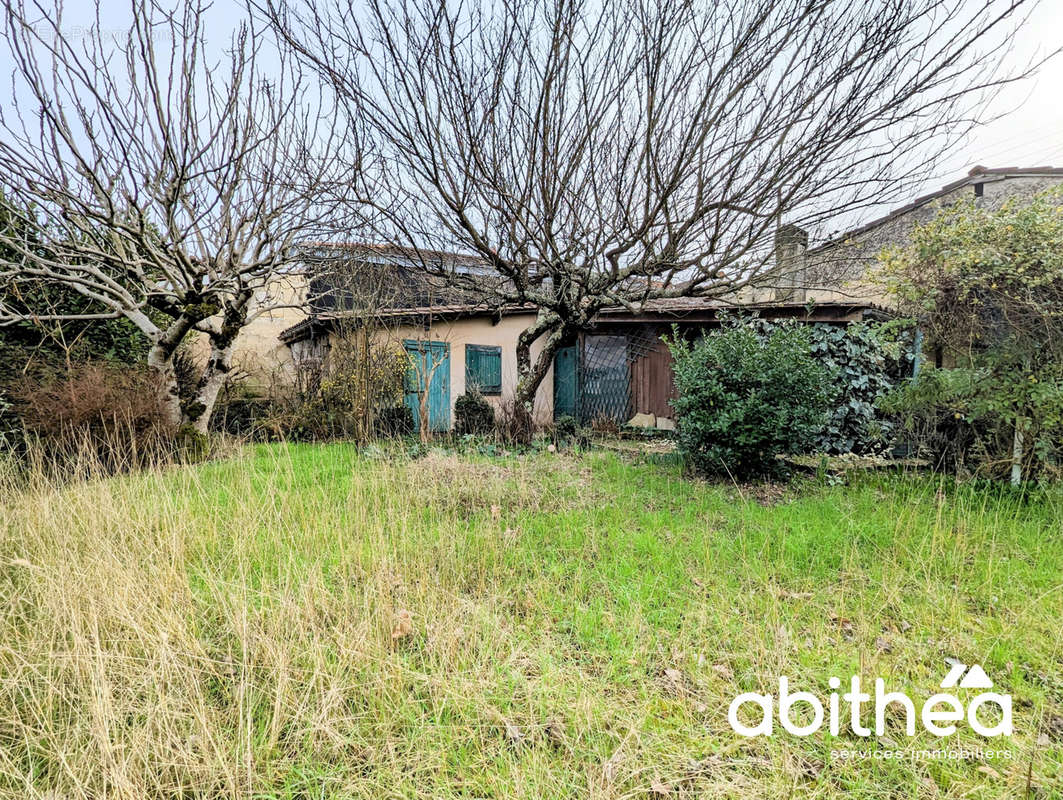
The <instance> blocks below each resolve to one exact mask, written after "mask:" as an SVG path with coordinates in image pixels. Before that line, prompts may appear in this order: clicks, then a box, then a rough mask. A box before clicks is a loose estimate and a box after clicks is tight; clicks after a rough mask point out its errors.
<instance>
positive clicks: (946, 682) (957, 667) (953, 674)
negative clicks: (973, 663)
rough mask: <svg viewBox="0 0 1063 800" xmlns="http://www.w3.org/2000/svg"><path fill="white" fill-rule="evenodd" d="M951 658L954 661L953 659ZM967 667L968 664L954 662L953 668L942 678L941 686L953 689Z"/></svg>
mask: <svg viewBox="0 0 1063 800" xmlns="http://www.w3.org/2000/svg"><path fill="white" fill-rule="evenodd" d="M949 660H950V661H952V660H951V659H949ZM966 669H967V665H966V664H961V663H960V662H959V661H954V662H952V668H951V669H950V670H949V672H948V674H947V675H946V676H945V677H944V678H943V679H942V680H941V688H942V689H951V688H952V687H953V686H955V685H956V682H957V681H958V680H959V679H960V676H961V675H963V673H964V670H966Z"/></svg>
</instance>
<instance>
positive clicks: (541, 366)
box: [513, 315, 565, 431]
mask: <svg viewBox="0 0 1063 800" xmlns="http://www.w3.org/2000/svg"><path fill="white" fill-rule="evenodd" d="M547 332H549V334H548V335H547V337H546V340H545V341H544V342H543V348H542V350H540V351H539V355H538V356H537V357H536V359H535V361H534V362H533V361H532V357H531V348H532V344H534V343H535V342H536V341H537V340H538V339H539V337H540V336H542V335H543V334H544V333H547ZM564 335H565V330H564V328H563V327H562V326H561V325H560V323H559V320H558V318H557V317H556V316H555V315H546V316H541V317H539V318H538V319H537V320H536V321H535V322H534V323H533V324H532V325H530V326H529V327H527V328H525V329H524V330H523V331H521V333H520V336H519V337H517V388H516V392H515V393H514V398H513V399H514V404H515V406H516V408H515V409H514V411H515V412H517V413H524V414H526V415H527V418H528V421H529V422H530V421H531V419H532V416H533V414H534V411H535V394H536V392H538V391H539V387H540V386H541V385H542V382H543V378H545V377H546V373H547V372H549V371H550V365H551V364H552V363H553V359H554V354H555V353H556V352H557V350H558V348H559V347H560V346H561V342H562V340H563V338H564ZM528 429H529V431H530V430H531V426H530V425H529V426H528Z"/></svg>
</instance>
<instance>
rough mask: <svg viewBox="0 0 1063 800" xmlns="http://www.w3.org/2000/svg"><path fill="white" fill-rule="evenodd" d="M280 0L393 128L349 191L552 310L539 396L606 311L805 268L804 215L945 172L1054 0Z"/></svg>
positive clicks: (407, 238)
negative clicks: (942, 165) (777, 253)
mask: <svg viewBox="0 0 1063 800" xmlns="http://www.w3.org/2000/svg"><path fill="white" fill-rule="evenodd" d="M260 2H261V4H262V8H261V10H262V11H263V13H264V14H265V15H266V16H267V17H268V18H269V19H270V21H271V22H272V23H273V25H274V26H275V27H276V29H277V30H278V31H279V33H280V35H281V37H282V38H283V39H284V40H285V41H286V42H287V43H288V45H289V46H291V47H292V48H293V49H294V50H295V51H296V52H297V53H298V55H299V56H300V57H301V58H302V59H303V60H304V61H305V62H307V63H308V64H310V65H312V66H313V67H314V68H315V69H317V70H318V72H319V73H320V75H321V76H322V77H323V78H324V79H325V80H326V81H327V82H328V83H329V84H331V85H332V86H333V87H334V88H335V90H336V92H337V95H338V96H339V97H340V99H341V103H342V104H343V106H344V110H346V112H347V113H348V114H349V115H350V117H351V118H352V119H354V120H357V121H358V122H359V123H360V124H362V125H364V126H365V129H366V131H367V134H368V135H369V136H370V137H371V138H372V139H373V140H374V141H375V143H376V144H377V145H378V146H379V147H380V152H381V155H382V158H381V160H380V161H379V163H378V164H377V166H376V170H375V172H374V173H373V177H374V178H375V180H374V181H372V182H371V183H368V184H367V185H366V186H363V187H361V189H360V191H352V193H351V197H357V198H358V200H359V202H362V203H368V204H371V205H372V206H373V207H375V208H376V209H377V210H378V211H379V212H380V216H379V218H378V224H377V225H376V227H375V235H376V236H378V237H379V238H381V239H382V240H384V241H388V242H391V243H393V244H396V245H399V246H402V247H406V248H408V249H409V250H410V251H411V252H416V251H417V250H418V248H422V247H434V248H440V249H444V250H446V249H451V250H457V251H460V252H462V253H469V254H475V255H476V256H478V257H479V258H480V259H482V261H483V263H484V265H485V270H479V271H477V270H468V269H466V270H451V271H450V273H449V274H448V278H449V279H450V280H452V281H453V282H454V283H455V284H457V285H461V286H464V287H466V288H468V289H469V290H473V291H479V292H480V293H481V294H482V295H483V297H484V298H485V299H486V300H487V301H489V302H491V303H493V304H496V305H519V304H529V305H530V306H533V307H534V308H536V309H537V310H538V315H537V318H536V320H535V322H534V323H533V324H531V325H530V326H529V327H528V328H527V329H526V330H525V331H524V332H523V333H522V335H521V336H520V340H519V344H518V349H517V360H518V369H519V375H518V390H517V396H518V399H519V401H520V402H521V403H522V404H523V405H524V406H525V407H526V408H528V409H530V407H531V403H532V400H533V397H534V395H535V392H536V389H537V387H538V385H539V383H540V382H541V380H542V379H543V377H544V376H545V374H546V372H547V370H548V368H549V366H550V363H551V359H552V357H553V355H554V353H555V351H556V349H557V348H558V346H559V345H560V344H561V343H562V342H563V341H564V340H565V338H566V337H568V336H571V335H572V334H573V333H575V332H576V331H579V330H582V329H586V328H588V327H589V326H591V325H592V324H593V321H594V318H595V315H596V314H597V313H598V311H599V310H601V309H602V308H604V307H607V306H625V307H628V308H630V309H632V310H635V311H637V310H639V309H642V308H644V307H645V305H646V304H647V303H651V302H653V301H659V300H661V299H667V298H676V297H683V296H707V297H725V296H734V295H735V293H736V292H738V291H739V290H741V289H742V288H743V287H747V286H750V285H755V284H760V283H774V284H775V285H782V286H788V285H792V284H793V277H792V276H786V275H781V274H780V267H778V266H777V265H776V264H775V262H774V260H773V258H772V247H771V240H772V236H773V235H774V232H775V230H776V229H777V228H778V226H779V225H780V224H781V223H782V222H783V221H786V222H789V223H796V224H800V225H803V226H805V227H812V228H815V227H816V226H817V225H818V224H820V223H822V222H823V221H824V220H827V219H830V218H834V217H836V216H837V215H838V214H839V213H842V212H852V211H854V210H859V209H861V208H867V207H870V206H876V205H879V204H881V203H884V202H890V201H891V200H892V199H893V198H895V197H897V196H898V195H900V194H901V193H903V192H905V191H907V190H910V188H911V187H912V186H913V185H914V184H916V183H918V182H919V181H921V180H923V179H924V178H925V177H926V176H927V174H928V172H929V171H930V169H931V168H932V167H933V166H934V165H935V163H936V162H937V161H938V159H939V157H940V156H941V155H942V154H943V153H944V152H945V151H947V150H948V149H949V147H950V146H951V145H952V144H954V143H955V141H956V140H957V139H959V138H960V137H962V136H963V135H964V134H965V133H966V132H967V131H968V129H969V127H970V125H971V124H973V123H974V122H975V120H976V117H977V112H978V111H979V109H980V108H982V107H983V106H982V104H983V103H984V102H985V100H986V98H987V95H988V94H989V93H992V91H993V90H994V89H995V88H996V87H999V86H1000V85H1001V84H1002V83H1004V82H1006V81H1008V80H1012V79H1015V78H1016V77H1018V76H1019V75H1022V74H1026V73H1027V72H1028V71H1029V70H1030V69H1031V68H1032V65H1027V66H1025V67H1024V68H1021V69H1018V70H1017V71H1016V74H1013V75H1010V76H1005V75H1002V74H1001V69H1000V64H1001V61H1002V58H1003V56H1004V55H1005V53H1006V47H1007V42H1008V38H1009V34H1010V33H1011V32H1012V29H1013V27H1014V26H1015V25H1017V24H1020V23H1021V21H1022V15H1023V14H1024V13H1025V11H1026V8H1025V7H1028V6H1031V5H1033V4H1034V2H1036V0H1030V2H1024V0H868V1H867V2H852V0H719V2H706V3H691V2H687V0H610V1H609V2H589V1H588V2H581V0H499V1H498V2H494V3H490V4H476V3H453V4H452V3H440V2H436V0H366V2H365V3H364V4H350V3H347V2H342V1H341V0H322V1H320V2H313V3H309V2H307V3H302V4H290V3H287V2H285V0H260ZM433 263H435V262H431V261H428V260H426V265H425V266H426V269H433V268H437V267H433ZM783 269H785V268H783ZM540 337H545V338H544V346H543V347H542V349H541V351H540V354H539V356H538V358H537V359H536V360H535V361H534V362H533V360H532V358H531V346H532V343H533V342H534V341H536V340H537V339H539V338H540Z"/></svg>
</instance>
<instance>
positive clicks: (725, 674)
mask: <svg viewBox="0 0 1063 800" xmlns="http://www.w3.org/2000/svg"><path fill="white" fill-rule="evenodd" d="M712 671H713V672H715V673H716V674H717V675H719V676H720V677H721V678H723V679H724V680H725V681H731V680H734V676H735V671H734V670H733V669H731V668H730V667H729V666H727V665H726V664H713V665H712Z"/></svg>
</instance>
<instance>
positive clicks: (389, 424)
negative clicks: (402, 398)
mask: <svg viewBox="0 0 1063 800" xmlns="http://www.w3.org/2000/svg"><path fill="white" fill-rule="evenodd" d="M411 433H413V412H412V411H411V410H410V407H409V406H405V405H401V406H391V407H390V408H382V409H380V411H379V412H378V413H377V415H376V435H377V436H382V437H388V438H395V437H400V436H409V435H410V434H411Z"/></svg>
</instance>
